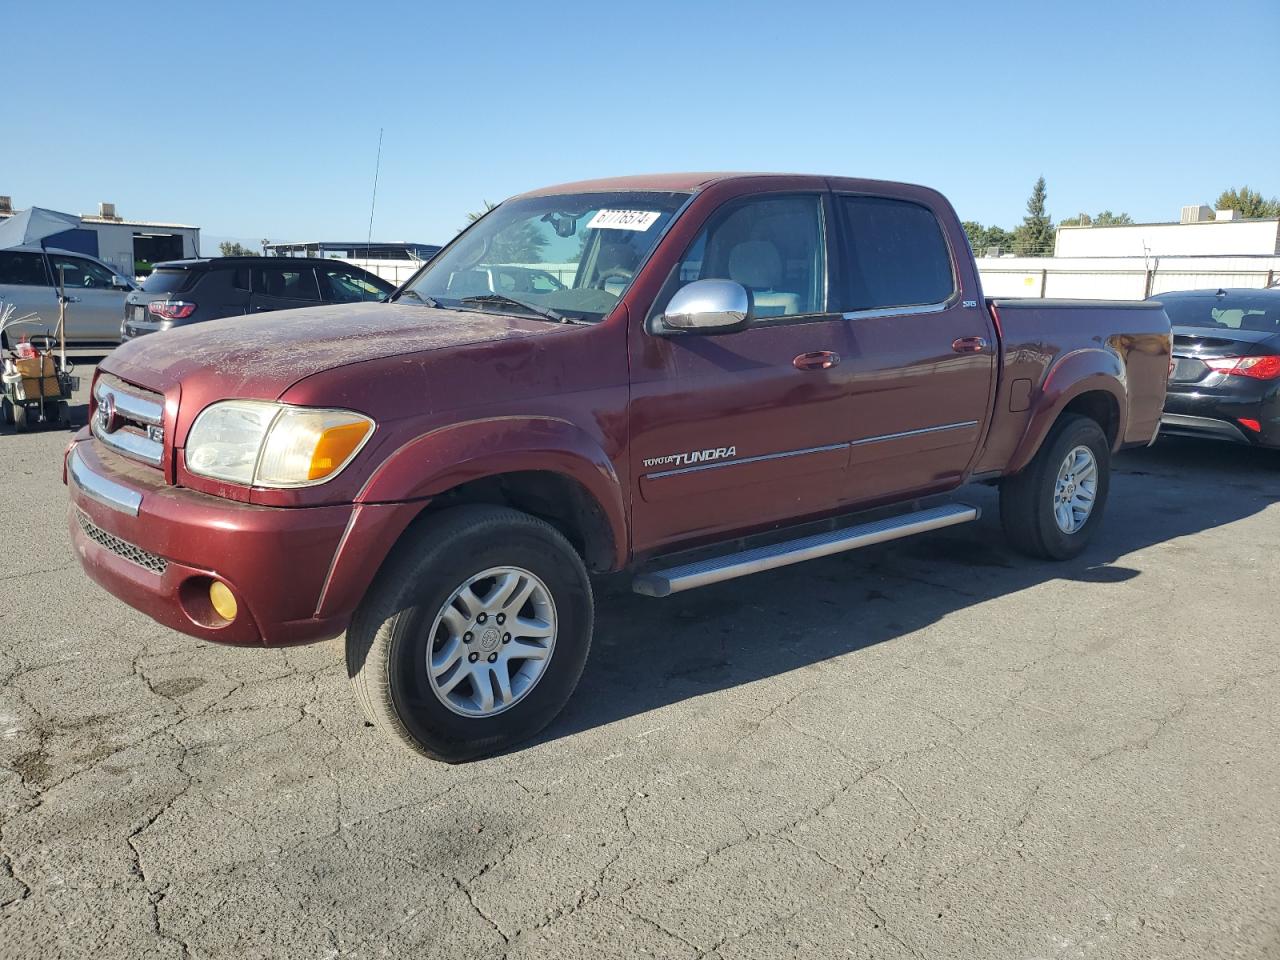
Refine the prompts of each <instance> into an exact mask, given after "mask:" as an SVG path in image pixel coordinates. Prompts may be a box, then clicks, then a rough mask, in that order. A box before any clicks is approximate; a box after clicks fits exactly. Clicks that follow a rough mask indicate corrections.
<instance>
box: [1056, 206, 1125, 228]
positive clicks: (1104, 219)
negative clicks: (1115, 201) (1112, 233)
mask: <svg viewBox="0 0 1280 960" xmlns="http://www.w3.org/2000/svg"><path fill="white" fill-rule="evenodd" d="M1128 223H1133V217H1131V216H1129V215H1128V214H1127V213H1112V212H1111V211H1110V210H1103V211H1102V212H1101V213H1100V214H1098V215H1097V216H1096V217H1091V216H1089V215H1088V214H1087V213H1080V214H1077V215H1076V216H1074V217H1065V218H1064V219H1062V220H1059V221H1058V226H1060V227H1089V226H1093V227H1119V226H1123V225H1125V224H1128Z"/></svg>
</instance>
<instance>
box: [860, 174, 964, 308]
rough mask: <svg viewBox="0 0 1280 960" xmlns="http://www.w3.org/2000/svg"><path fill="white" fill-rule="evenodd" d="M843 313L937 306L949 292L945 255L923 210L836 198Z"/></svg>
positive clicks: (951, 277) (951, 279)
mask: <svg viewBox="0 0 1280 960" xmlns="http://www.w3.org/2000/svg"><path fill="white" fill-rule="evenodd" d="M839 204H840V208H841V215H842V220H843V239H844V257H843V260H842V263H841V266H842V267H843V268H844V269H843V270H842V271H841V274H842V277H843V283H842V287H843V292H842V297H841V299H842V309H843V310H844V311H846V312H852V311H857V310H877V309H885V308H892V307H916V306H926V305H931V304H940V303H943V302H944V301H946V300H948V299H950V297H951V295H952V294H953V293H954V292H955V286H956V283H955V274H954V272H953V270H952V265H951V253H950V250H949V249H948V247H947V241H946V238H945V237H944V236H943V233H942V227H941V226H940V225H939V223H938V218H937V217H935V216H934V215H933V211H931V210H930V209H929V208H928V207H925V206H922V205H920V204H918V203H912V202H910V201H907V200H891V199H889V198H887V197H867V196H847V195H845V196H841V197H840V198H839Z"/></svg>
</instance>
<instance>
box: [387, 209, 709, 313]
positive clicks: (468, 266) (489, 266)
mask: <svg viewBox="0 0 1280 960" xmlns="http://www.w3.org/2000/svg"><path fill="white" fill-rule="evenodd" d="M686 199H688V194H683V193H659V192H653V191H634V192H609V193H572V194H558V195H552V196H541V197H523V198H520V199H516V200H508V201H507V202H506V203H503V204H501V205H500V206H498V207H496V208H495V209H493V210H492V211H490V212H489V213H488V214H486V215H485V216H484V217H482V218H481V219H480V220H479V221H477V222H476V223H475V224H474V225H473V226H471V227H470V228H469V229H468V230H467V231H466V233H464V234H463V235H462V236H461V237H459V238H458V239H457V240H456V241H454V243H453V244H452V245H450V246H449V247H448V248H447V249H446V250H445V251H444V252H443V253H441V254H440V255H439V256H437V257H436V258H435V259H434V260H432V261H431V263H430V264H429V265H428V266H427V268H426V270H425V271H424V272H423V273H422V274H421V276H419V277H418V278H417V279H416V280H414V281H413V282H412V283H410V284H409V285H408V286H407V287H406V288H405V289H404V290H403V291H401V294H400V296H401V297H402V298H404V299H405V300H406V301H407V302H414V301H421V302H425V303H434V304H438V305H439V306H443V307H456V308H459V309H466V310H484V311H488V312H493V313H513V314H519V315H521V316H544V317H548V318H556V317H560V318H563V319H566V320H577V321H587V322H595V321H598V320H601V319H603V318H604V316H605V315H606V314H608V313H609V311H610V310H612V309H613V307H614V304H616V303H617V302H618V299H619V298H620V297H621V296H622V295H623V293H625V292H626V290H627V287H629V286H630V285H631V282H632V280H634V279H635V275H636V271H637V270H638V269H639V267H640V264H641V263H643V262H644V258H645V257H646V256H648V254H649V252H650V251H651V250H652V249H653V247H654V245H655V244H656V243H657V241H658V237H660V236H661V235H662V232H663V230H664V229H665V228H666V226H667V224H668V223H669V222H670V221H671V218H672V217H673V216H674V215H675V213H676V211H677V210H678V209H679V208H680V205H681V204H682V203H683V202H684V201H685V200H686ZM522 304H523V305H527V308H522V307H521V305H522Z"/></svg>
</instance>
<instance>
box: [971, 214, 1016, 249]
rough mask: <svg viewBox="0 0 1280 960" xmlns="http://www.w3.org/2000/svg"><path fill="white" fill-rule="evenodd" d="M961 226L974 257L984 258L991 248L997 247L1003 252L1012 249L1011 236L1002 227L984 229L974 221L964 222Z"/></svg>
mask: <svg viewBox="0 0 1280 960" xmlns="http://www.w3.org/2000/svg"><path fill="white" fill-rule="evenodd" d="M963 226H964V232H965V235H966V236H967V237H968V238H969V246H970V247H972V248H973V252H974V255H975V256H979V257H984V256H986V254H987V251H988V250H989V249H990V248H991V247H999V248H1000V249H1001V250H1004V251H1008V250H1011V249H1012V248H1013V234H1012V233H1010V232H1009V231H1008V230H1005V229H1004V228H1003V227H994V226H992V227H984V226H983V225H982V224H980V223H978V222H977V221H975V220H966V221H965V222H964V224H963Z"/></svg>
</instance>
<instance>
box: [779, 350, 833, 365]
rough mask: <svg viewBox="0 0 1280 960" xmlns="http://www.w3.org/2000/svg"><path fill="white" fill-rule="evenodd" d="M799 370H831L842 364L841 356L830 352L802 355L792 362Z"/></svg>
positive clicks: (817, 351) (822, 351) (823, 351)
mask: <svg viewBox="0 0 1280 960" xmlns="http://www.w3.org/2000/svg"><path fill="white" fill-rule="evenodd" d="M791 362H792V364H794V365H795V368H796V369H797V370H830V369H831V368H832V367H834V366H835V365H836V364H837V363H839V362H840V354H838V353H833V352H832V351H830V350H815V351H814V352H813V353H802V354H800V356H798V357H796V358H795V359H794V360H792V361H791Z"/></svg>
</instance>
